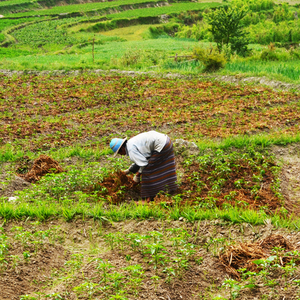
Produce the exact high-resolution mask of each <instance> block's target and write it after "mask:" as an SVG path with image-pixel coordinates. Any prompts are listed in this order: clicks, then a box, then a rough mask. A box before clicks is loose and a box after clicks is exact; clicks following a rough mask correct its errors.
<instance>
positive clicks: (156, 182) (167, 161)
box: [141, 137, 177, 198]
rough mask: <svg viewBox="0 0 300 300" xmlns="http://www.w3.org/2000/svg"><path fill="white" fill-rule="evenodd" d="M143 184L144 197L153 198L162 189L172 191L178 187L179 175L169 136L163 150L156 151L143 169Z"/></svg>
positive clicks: (142, 192)
mask: <svg viewBox="0 0 300 300" xmlns="http://www.w3.org/2000/svg"><path fill="white" fill-rule="evenodd" d="M141 179H142V184H141V196H142V198H148V197H150V198H153V197H155V195H157V194H158V193H159V192H160V191H164V192H167V193H172V192H174V191H175V190H176V189H177V175H176V166H175V155H174V150H173V143H172V141H171V140H170V138H169V137H167V141H166V144H165V146H164V148H163V149H162V150H161V152H157V151H154V152H153V153H152V155H151V157H150V158H149V159H148V165H147V166H146V167H145V168H144V169H143V173H142V178H141Z"/></svg>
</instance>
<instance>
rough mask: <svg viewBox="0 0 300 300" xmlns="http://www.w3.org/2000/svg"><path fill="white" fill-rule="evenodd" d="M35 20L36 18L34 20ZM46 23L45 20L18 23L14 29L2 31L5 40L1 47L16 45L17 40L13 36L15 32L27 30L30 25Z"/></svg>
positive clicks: (9, 28) (0, 44)
mask: <svg viewBox="0 0 300 300" xmlns="http://www.w3.org/2000/svg"><path fill="white" fill-rule="evenodd" d="M33 19H34V18H33ZM42 22H44V18H42V19H40V20H34V21H32V22H28V23H27V22H26V23H23V22H16V23H19V24H17V25H15V26H13V27H8V28H7V29H5V30H3V31H2V34H3V35H4V39H3V42H2V43H0V47H7V46H9V45H11V44H14V43H15V42H16V40H15V38H14V37H13V36H12V35H11V34H12V33H13V32H15V31H18V30H21V29H22V28H25V27H26V26H28V25H30V24H39V23H42Z"/></svg>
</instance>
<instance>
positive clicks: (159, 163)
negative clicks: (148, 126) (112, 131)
mask: <svg viewBox="0 0 300 300" xmlns="http://www.w3.org/2000/svg"><path fill="white" fill-rule="evenodd" d="M110 148H111V149H112V150H113V152H114V156H116V155H117V154H120V155H127V156H129V158H130V160H131V161H132V162H133V164H132V165H131V166H130V167H129V169H127V170H125V171H124V172H125V173H126V174H129V173H135V175H134V178H133V180H134V181H135V182H137V183H139V182H141V196H142V198H146V199H147V200H148V201H150V200H151V199H153V198H154V197H155V196H156V195H157V194H158V193H159V192H160V191H164V192H167V193H172V192H174V191H175V190H176V189H177V175H176V167H175V155H174V150H173V143H172V141H171V140H170V138H169V137H168V136H167V135H165V134H162V133H159V132H156V131H148V132H144V133H140V134H138V135H136V136H134V137H133V138H131V139H129V140H127V138H124V139H120V138H114V139H112V140H111V142H110Z"/></svg>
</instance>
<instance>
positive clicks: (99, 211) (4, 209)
mask: <svg viewBox="0 0 300 300" xmlns="http://www.w3.org/2000/svg"><path fill="white" fill-rule="evenodd" d="M0 217H1V218H2V219H4V220H6V221H9V220H15V219H17V220H20V219H25V218H26V219H27V218H30V219H32V220H40V221H44V220H48V219H56V218H63V219H65V220H66V221H71V220H73V219H74V218H76V217H80V218H83V219H85V218H93V219H95V220H96V219H97V220H103V221H104V220H108V221H113V222H120V221H125V220H131V219H136V220H144V219H149V218H154V219H156V220H166V219H171V220H178V219H179V218H180V217H183V218H184V219H186V220H187V221H188V222H192V223H193V222H196V221H201V220H216V219H221V220H224V221H228V222H230V223H232V224H239V223H244V222H247V223H249V224H252V225H263V224H264V222H265V221H266V220H267V219H271V221H272V224H273V225H274V226H275V227H283V228H289V229H293V230H298V229H299V228H300V219H298V218H282V217H280V216H278V215H274V216H271V217H270V216H268V215H266V214H265V212H263V211H254V210H243V209H240V208H237V207H232V208H228V209H226V210H220V209H218V208H215V209H202V208H201V209H199V208H197V207H185V208H182V209H179V208H178V207H171V208H169V209H168V210H166V209H164V208H161V207H160V206H157V205H156V206H152V205H149V206H148V205H140V204H136V203H130V204H123V205H120V206H114V205H111V206H109V207H108V208H104V207H103V205H102V204H101V203H99V204H95V205H94V206H93V207H92V208H88V207H87V206H83V205H82V203H81V204H78V205H73V206H72V207H64V206H59V205H58V204H57V203H53V204H50V203H47V204H46V203H45V204H40V205H38V206H36V205H34V206H33V205H29V204H26V203H21V204H19V205H16V204H12V203H7V202H5V201H4V200H3V201H2V202H1V203H0Z"/></svg>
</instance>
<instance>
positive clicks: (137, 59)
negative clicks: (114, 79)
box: [112, 50, 165, 68]
mask: <svg viewBox="0 0 300 300" xmlns="http://www.w3.org/2000/svg"><path fill="white" fill-rule="evenodd" d="M164 58H165V54H164V53H161V52H158V51H146V50H128V51H127V52H125V54H124V55H123V56H122V57H121V58H115V59H112V64H113V65H115V66H116V67H132V66H134V67H135V68H143V67H145V66H153V65H158V64H159V63H160V62H161V61H162V60H163V59H164Z"/></svg>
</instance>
